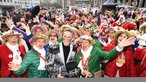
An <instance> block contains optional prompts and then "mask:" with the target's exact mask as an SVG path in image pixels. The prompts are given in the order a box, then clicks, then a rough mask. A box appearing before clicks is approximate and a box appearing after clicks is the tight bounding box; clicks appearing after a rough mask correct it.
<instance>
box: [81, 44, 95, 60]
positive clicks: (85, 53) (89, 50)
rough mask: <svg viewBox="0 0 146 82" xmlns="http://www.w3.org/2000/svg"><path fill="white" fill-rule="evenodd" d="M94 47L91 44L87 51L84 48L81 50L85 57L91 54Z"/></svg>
mask: <svg viewBox="0 0 146 82" xmlns="http://www.w3.org/2000/svg"><path fill="white" fill-rule="evenodd" d="M92 49H93V46H92V45H90V47H89V48H88V50H87V51H84V50H83V49H81V52H82V54H83V56H84V57H85V58H88V57H89V56H90V53H91V51H92Z"/></svg>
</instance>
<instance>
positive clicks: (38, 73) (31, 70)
mask: <svg viewBox="0 0 146 82" xmlns="http://www.w3.org/2000/svg"><path fill="white" fill-rule="evenodd" d="M39 64H40V57H39V56H38V55H37V54H35V50H33V49H32V50H30V51H29V52H28V53H27V54H26V55H25V56H24V60H23V61H22V63H21V68H20V69H18V70H17V71H14V73H15V74H16V75H21V74H23V73H24V72H25V71H26V70H27V69H28V78H46V77H48V76H47V71H46V70H38V66H39Z"/></svg>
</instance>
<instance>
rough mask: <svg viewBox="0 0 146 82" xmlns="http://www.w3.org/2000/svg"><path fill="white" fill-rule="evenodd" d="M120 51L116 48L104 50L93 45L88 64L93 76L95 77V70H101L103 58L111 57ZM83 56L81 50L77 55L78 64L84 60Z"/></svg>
mask: <svg viewBox="0 0 146 82" xmlns="http://www.w3.org/2000/svg"><path fill="white" fill-rule="evenodd" d="M118 53H119V52H118V51H117V50H116V48H115V49H113V50H111V51H110V52H104V51H103V50H101V49H100V48H99V47H96V46H93V49H92V50H91V53H90V58H89V60H88V63H87V66H88V67H89V72H90V73H91V74H92V78H93V77H94V73H95V72H98V71H100V70H101V68H100V63H101V62H102V61H103V60H106V59H111V58H113V57H114V56H115V55H117V54H118ZM82 56H83V54H82V52H81V50H80V51H79V52H78V55H77V63H78V64H79V62H80V61H81V60H82Z"/></svg>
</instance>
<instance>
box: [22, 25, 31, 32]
mask: <svg viewBox="0 0 146 82" xmlns="http://www.w3.org/2000/svg"><path fill="white" fill-rule="evenodd" d="M20 24H21V25H22V28H23V29H25V30H26V31H30V28H29V25H28V24H27V25H25V24H24V23H20Z"/></svg>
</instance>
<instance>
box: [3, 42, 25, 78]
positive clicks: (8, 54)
mask: <svg viewBox="0 0 146 82" xmlns="http://www.w3.org/2000/svg"><path fill="white" fill-rule="evenodd" d="M19 52H21V57H22V59H23V58H24V55H25V53H26V50H25V47H24V46H23V45H20V46H19ZM0 60H1V77H2V78H6V77H10V78H17V77H22V78H24V77H26V76H27V72H25V73H24V74H23V75H21V76H17V75H15V74H14V73H13V72H12V71H10V70H9V67H8V63H10V62H11V61H12V60H13V52H12V51H11V50H10V49H9V48H8V47H7V46H6V45H5V44H3V45H0Z"/></svg>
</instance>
